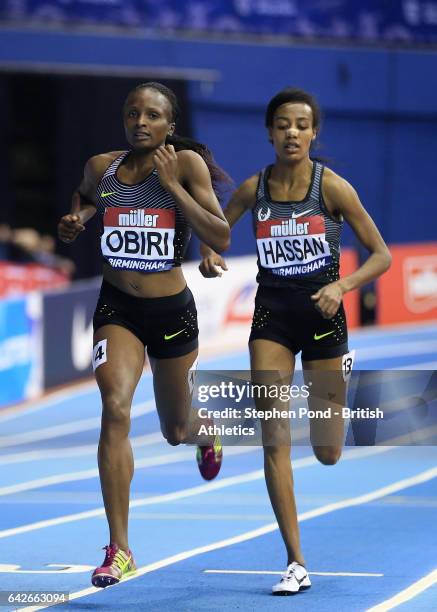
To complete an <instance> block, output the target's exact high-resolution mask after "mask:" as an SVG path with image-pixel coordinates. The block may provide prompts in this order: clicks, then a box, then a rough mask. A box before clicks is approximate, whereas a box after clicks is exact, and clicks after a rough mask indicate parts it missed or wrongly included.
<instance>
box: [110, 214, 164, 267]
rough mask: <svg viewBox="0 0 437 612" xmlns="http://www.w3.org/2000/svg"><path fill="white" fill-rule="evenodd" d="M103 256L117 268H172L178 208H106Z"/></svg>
mask: <svg viewBox="0 0 437 612" xmlns="http://www.w3.org/2000/svg"><path fill="white" fill-rule="evenodd" d="M103 226H104V229H103V234H102V237H101V248H102V255H103V257H104V258H105V259H106V261H107V262H108V263H109V264H110V265H111V266H112V267H113V268H115V269H124V270H138V271H140V272H158V271H159V272H161V271H164V270H169V269H170V268H172V267H173V259H174V236H175V211H174V210H167V209H161V208H135V209H129V208H117V207H113V208H107V209H106V210H105V214H104V215H103Z"/></svg>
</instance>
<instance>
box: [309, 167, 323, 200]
mask: <svg viewBox="0 0 437 612" xmlns="http://www.w3.org/2000/svg"><path fill="white" fill-rule="evenodd" d="M323 169H324V165H323V164H321V163H320V162H318V161H315V162H314V172H313V179H312V185H311V191H310V198H311V200H315V201H316V202H320V198H321V188H322V175H323Z"/></svg>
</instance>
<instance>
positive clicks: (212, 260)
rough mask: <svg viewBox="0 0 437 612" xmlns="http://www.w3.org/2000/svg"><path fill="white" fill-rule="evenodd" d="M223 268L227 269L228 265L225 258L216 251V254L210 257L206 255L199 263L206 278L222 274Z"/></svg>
mask: <svg viewBox="0 0 437 612" xmlns="http://www.w3.org/2000/svg"><path fill="white" fill-rule="evenodd" d="M220 268H221V269H222V270H227V269H228V266H227V265H226V262H225V260H224V259H223V257H221V256H220V255H219V254H218V253H214V255H208V257H204V258H203V259H202V261H201V262H200V265H199V270H200V272H201V273H202V276H204V277H205V278H214V277H216V276H221V275H222V272H221V271H220Z"/></svg>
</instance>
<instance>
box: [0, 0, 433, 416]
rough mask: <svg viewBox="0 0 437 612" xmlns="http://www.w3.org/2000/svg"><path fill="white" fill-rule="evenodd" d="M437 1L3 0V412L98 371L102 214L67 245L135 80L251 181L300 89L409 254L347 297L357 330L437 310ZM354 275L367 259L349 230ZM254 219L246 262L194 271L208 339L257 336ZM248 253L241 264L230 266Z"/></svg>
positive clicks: (349, 174) (245, 230) (324, 141)
mask: <svg viewBox="0 0 437 612" xmlns="http://www.w3.org/2000/svg"><path fill="white" fill-rule="evenodd" d="M436 75H437V1H425V0H360V2H350V1H346V0H305V1H304V0H187V1H178V0H161V1H159V2H156V1H153V0H3V2H2V3H1V6H0V142H1V145H2V146H1V147H0V184H1V189H2V194H1V207H0V406H8V405H10V404H14V403H17V402H20V401H22V400H24V399H28V398H32V397H35V396H38V395H39V394H41V393H42V392H43V391H44V390H47V389H52V388H54V387H57V386H59V385H61V384H65V383H68V382H71V381H73V380H78V379H82V378H84V377H87V376H89V375H90V373H91V354H90V353H91V351H90V346H91V333H92V326H91V320H92V313H93V309H94V305H95V301H96V297H97V294H98V287H99V278H98V277H99V274H100V271H101V261H100V256H99V250H98V246H99V245H98V225H97V222H96V221H94V220H93V221H91V222H90V223H89V226H88V227H87V231H86V232H84V233H83V234H82V235H81V236H80V238H79V239H78V240H77V242H76V243H75V244H74V245H72V246H68V247H66V246H65V245H63V244H61V243H59V242H57V240H56V225H57V222H58V220H59V218H60V217H61V216H62V215H63V214H65V213H66V212H67V211H68V210H69V206H70V198H71V193H72V191H73V190H74V189H75V187H76V186H77V185H78V183H79V181H80V179H81V175H82V170H83V166H84V163H85V161H86V160H87V159H88V158H89V157H90V156H91V155H95V154H96V153H101V152H104V151H108V150H117V149H122V148H124V147H125V146H126V145H125V141H124V136H123V129H122V120H121V108H122V105H123V101H124V99H125V96H126V94H127V92H128V91H129V90H130V89H131V88H132V86H134V85H136V84H138V83H140V82H144V81H146V80H159V81H161V82H163V83H165V84H166V85H168V86H170V87H171V88H172V89H173V90H174V91H175V93H176V94H177V96H178V98H179V102H180V105H181V108H182V114H181V117H180V120H179V123H178V126H177V131H178V132H179V133H181V134H185V135H188V136H192V137H194V138H196V139H198V140H200V141H201V142H204V143H206V144H207V145H208V146H209V147H210V148H211V150H212V151H213V153H214V155H215V157H216V159H217V161H218V162H219V163H220V164H221V165H222V166H223V168H224V169H225V170H226V171H227V172H228V173H229V174H230V175H231V176H232V178H233V179H234V181H235V183H236V185H238V184H239V183H240V182H241V181H242V180H243V179H245V178H246V177H248V176H250V175H252V174H254V173H255V172H257V171H258V170H259V169H260V168H262V167H263V166H265V165H266V164H268V163H271V162H272V161H273V154H272V149H271V146H270V145H269V143H268V142H267V138H266V133H265V129H264V121H263V120H264V110H265V107H266V104H267V103H268V101H269V99H270V98H271V97H272V96H273V95H274V94H275V93H277V92H278V91H279V90H280V89H282V88H284V87H286V86H289V85H292V86H296V87H302V88H304V89H307V90H308V91H310V92H311V93H312V94H314V95H315V96H316V97H317V99H318V100H319V103H320V105H321V108H322V111H323V124H322V131H321V134H320V139H319V140H320V142H319V147H318V150H317V154H318V155H319V156H321V157H324V158H326V159H328V160H329V165H330V166H331V167H332V168H333V169H334V170H335V171H337V172H338V173H340V174H341V175H342V176H344V177H345V178H346V179H347V180H349V181H350V182H351V183H352V185H353V186H354V187H355V188H356V189H357V191H358V193H359V195H360V197H361V200H362V201H363V203H364V205H365V207H366V208H367V210H368V211H369V213H370V214H371V215H372V217H373V219H374V220H375V222H376V224H377V225H378V227H379V229H380V231H381V233H382V234H383V236H384V238H385V240H386V241H387V243H388V244H389V245H390V248H391V250H392V254H393V265H392V268H391V270H390V272H389V273H387V274H386V275H384V277H383V278H382V279H380V280H379V281H378V282H377V283H376V284H375V285H371V286H367V287H364V288H362V290H361V291H359V292H355V293H353V294H349V295H347V298H346V306H347V313H348V320H349V325H350V326H351V327H363V326H370V325H379V326H383V325H393V324H402V325H403V324H422V323H423V322H424V321H433V320H434V321H435V320H437V212H436V196H435V165H436V162H437V145H436V142H437V87H436V81H437V76H436ZM342 245H343V251H342V272H343V274H347V273H349V272H350V271H352V270H353V269H354V268H356V267H357V266H358V265H359V263H360V262H361V261H362V260H363V258H365V257H366V253H365V252H362V250H361V249H360V247H359V245H358V244H357V242H356V240H355V238H354V236H353V234H352V233H351V232H350V230H349V229H348V228H345V231H344V233H343V240H342ZM254 252H255V242H254V239H253V237H252V229H251V224H250V218H249V216H247V218H245V219H243V220H242V221H241V222H240V223H239V224H238V226H237V227H236V228H235V229H234V231H233V241H232V246H231V249H230V251H229V254H228V256H229V267H230V271H229V273H228V274H227V275H226V278H225V279H220V281H205V280H203V279H202V278H201V277H200V275H199V273H198V272H197V264H196V263H195V260H197V259H198V245H197V243H196V241H195V240H193V241H192V244H191V248H190V252H189V257H188V259H189V260H192V263H191V264H190V263H189V264H188V265H187V277H188V280H189V283H190V285H191V286H192V288H193V291H194V293H195V295H196V299H197V303H198V309H199V311H200V324H201V332H202V336H201V345H202V346H203V347H205V349H206V350H221V351H223V350H225V349H226V350H227V349H229V348H230V347H242V346H244V345H245V343H246V341H247V335H248V330H249V326H250V318H251V313H252V309H253V296H254V292H255V289H256V288H255V281H254V278H255V259H254ZM231 257H232V260H231Z"/></svg>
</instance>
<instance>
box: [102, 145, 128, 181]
mask: <svg viewBox="0 0 437 612" xmlns="http://www.w3.org/2000/svg"><path fill="white" fill-rule="evenodd" d="M128 153H129V151H123V153H122V154H121V155H119V156H118V157H116V158H115V159H114V161H113V162H111V163H110V164H109V166H108V167H107V168H106V170H105V174H104V175H103V176H102V180H103V179H104V178H106V177H107V176H109V175H111V174H115V173H116V172H117V169H118V167H119V165H120V164H121V162H122V161H123V160H124V158H125V157H126V156H127V155H128Z"/></svg>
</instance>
